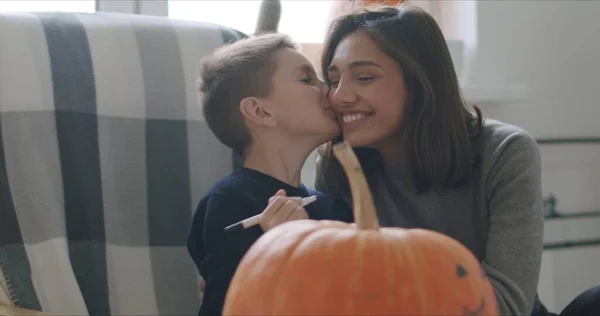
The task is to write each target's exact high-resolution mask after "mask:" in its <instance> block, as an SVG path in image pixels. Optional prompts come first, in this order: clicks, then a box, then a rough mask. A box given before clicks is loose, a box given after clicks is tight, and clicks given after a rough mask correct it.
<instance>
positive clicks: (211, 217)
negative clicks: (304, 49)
mask: <svg viewBox="0 0 600 316" xmlns="http://www.w3.org/2000/svg"><path fill="white" fill-rule="evenodd" d="M249 203H250V201H247V200H244V199H243V198H241V197H237V196H231V195H227V196H226V195H222V194H215V195H213V196H210V197H208V198H207V199H206V201H205V202H204V207H203V212H197V215H196V216H195V218H194V224H193V225H192V230H191V233H190V240H189V241H188V247H189V248H190V253H191V254H192V257H193V258H194V261H196V265H197V266H198V268H199V270H200V274H201V275H202V278H204V280H205V282H206V289H205V293H204V297H203V301H202V307H201V309H200V311H201V314H202V315H221V313H222V309H223V304H224V301H225V295H226V294H227V289H228V288H229V283H230V281H231V278H232V277H233V274H234V273H235V270H236V268H237V265H238V264H239V262H240V261H241V259H242V257H243V255H244V254H245V253H246V251H247V250H248V248H250V246H251V245H252V243H253V242H254V241H256V239H258V237H260V235H261V234H262V230H261V228H260V227H259V226H258V225H256V226H255V227H251V228H247V229H244V230H239V231H231V232H225V227H227V226H229V225H231V224H234V223H237V222H239V221H241V220H244V219H246V218H248V217H250V216H253V215H255V214H253V213H252V210H251V208H252V205H251V204H249ZM194 253H198V254H201V255H194Z"/></svg>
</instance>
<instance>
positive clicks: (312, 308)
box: [223, 143, 497, 315]
mask: <svg viewBox="0 0 600 316" xmlns="http://www.w3.org/2000/svg"><path fill="white" fill-rule="evenodd" d="M334 152H335V155H336V156H337V158H338V159H339V160H340V162H341V163H342V166H343V167H344V169H345V172H346V174H347V175H348V179H349V182H350V188H351V191H352V195H353V204H354V205H353V207H354V212H355V218H356V226H355V225H350V224H346V223H341V222H335V221H313V220H302V221H294V222H289V223H286V224H283V225H280V226H279V227H276V228H274V229H272V230H271V231H269V232H267V233H266V234H264V235H263V236H262V237H261V238H260V239H259V240H258V241H257V242H256V243H255V244H254V245H253V246H252V247H251V248H250V250H249V251H248V253H247V254H246V255H245V256H244V258H243V260H242V262H241V263H240V265H239V267H238V269H237V271H236V273H235V275H234V277H233V280H232V282H231V284H230V288H229V291H228V294H227V298H226V301H225V307H224V310H223V313H224V315H424V314H425V315H497V306H496V299H495V296H494V293H493V290H492V287H491V285H490V283H489V281H488V280H487V278H486V275H485V274H484V272H483V270H482V269H481V266H480V265H479V263H478V261H477V260H476V259H475V257H474V256H473V255H472V254H471V252H469V250H468V249H466V248H465V247H464V246H463V245H461V244H460V243H459V242H457V241H455V240H453V239H452V238H450V237H447V236H444V235H442V234H439V233H436V232H432V231H427V230H421V229H410V230H407V229H401V228H380V227H379V226H378V224H377V218H376V215H375V211H374V207H373V201H372V197H371V194H370V192H369V189H368V187H367V183H366V180H365V178H364V174H363V173H362V170H361V169H360V165H359V163H358V160H357V159H356V156H355V155H354V152H353V151H352V149H351V147H350V146H349V145H348V144H347V143H342V144H339V145H336V147H334Z"/></svg>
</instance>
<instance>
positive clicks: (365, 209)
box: [333, 141, 379, 230]
mask: <svg viewBox="0 0 600 316" xmlns="http://www.w3.org/2000/svg"><path fill="white" fill-rule="evenodd" d="M333 154H334V155H335V156H336V158H337V159H338V160H339V161H340V164H341V165H342V168H344V172H345V173H346V176H347V177H348V183H350V191H351V193H352V208H353V212H354V221H355V222H356V227H357V228H358V229H374V230H378V229H379V222H378V220H377V213H375V205H374V204H373V196H372V195H371V190H369V184H368V183H367V179H366V178H365V174H364V172H363V170H362V167H361V166H360V162H359V161H358V158H357V157H356V154H355V153H354V150H353V149H352V146H350V144H349V143H348V142H346V141H344V142H341V143H338V144H336V145H334V146H333Z"/></svg>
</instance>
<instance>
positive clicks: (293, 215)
mask: <svg viewBox="0 0 600 316" xmlns="http://www.w3.org/2000/svg"><path fill="white" fill-rule="evenodd" d="M307 218H308V213H306V210H305V209H304V207H302V206H300V199H299V198H297V197H287V196H286V195H285V191H284V190H279V191H277V193H275V196H273V197H272V198H270V199H269V205H267V208H265V210H264V211H263V213H262V216H261V219H260V227H261V228H262V230H263V231H264V232H266V231H268V230H269V229H271V228H273V227H275V226H277V225H279V224H283V223H285V222H289V221H294V220H299V219H307Z"/></svg>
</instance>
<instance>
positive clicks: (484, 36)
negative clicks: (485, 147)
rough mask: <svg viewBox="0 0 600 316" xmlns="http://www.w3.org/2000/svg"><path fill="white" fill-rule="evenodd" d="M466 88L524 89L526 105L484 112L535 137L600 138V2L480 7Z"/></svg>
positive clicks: (533, 0)
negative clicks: (510, 86)
mask: <svg viewBox="0 0 600 316" xmlns="http://www.w3.org/2000/svg"><path fill="white" fill-rule="evenodd" d="M477 21H478V28H477V41H478V48H477V49H478V52H477V54H476V58H475V60H474V61H473V62H472V64H471V69H470V70H471V71H470V74H469V77H468V82H470V83H473V84H511V83H515V84H516V83H525V84H527V85H528V86H529V89H530V90H529V96H530V102H529V103H528V104H517V105H512V106H511V105H500V106H496V107H493V106H490V107H488V108H485V109H484V110H485V112H486V113H487V114H488V115H490V116H493V117H496V118H499V119H504V120H506V121H509V122H513V123H516V124H518V125H520V126H522V127H524V128H526V129H527V130H529V131H530V132H531V133H533V134H534V136H536V137H567V136H600V124H599V123H598V121H597V120H598V118H600V98H599V95H598V93H599V92H600V78H599V74H600V59H599V58H600V35H598V33H600V2H599V1H559V0H548V1H540V0H530V1H507V0H500V1H487V0H486V1H478V2H477Z"/></svg>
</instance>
